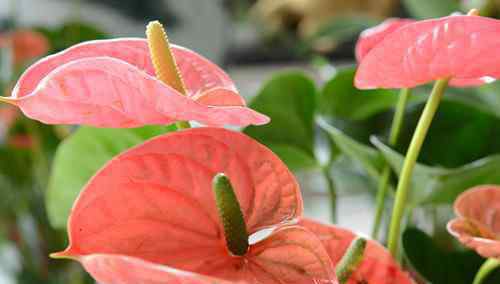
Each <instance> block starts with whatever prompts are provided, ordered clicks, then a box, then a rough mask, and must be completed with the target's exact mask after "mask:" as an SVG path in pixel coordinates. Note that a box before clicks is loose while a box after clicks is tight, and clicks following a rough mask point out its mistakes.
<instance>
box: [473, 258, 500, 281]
mask: <svg viewBox="0 0 500 284" xmlns="http://www.w3.org/2000/svg"><path fill="white" fill-rule="evenodd" d="M499 267H500V260H497V259H494V258H490V259H488V260H486V261H485V262H484V263H483V265H481V268H479V270H478V272H477V274H476V277H474V282H472V284H481V283H483V282H484V281H485V280H486V279H487V278H488V275H490V274H491V273H492V272H493V271H495V270H496V269H497V268H499Z"/></svg>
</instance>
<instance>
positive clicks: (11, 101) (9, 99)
mask: <svg viewBox="0 0 500 284" xmlns="http://www.w3.org/2000/svg"><path fill="white" fill-rule="evenodd" d="M0 102H2V103H7V104H9V105H13V106H15V105H17V104H16V100H15V99H13V98H12V97H3V96H0Z"/></svg>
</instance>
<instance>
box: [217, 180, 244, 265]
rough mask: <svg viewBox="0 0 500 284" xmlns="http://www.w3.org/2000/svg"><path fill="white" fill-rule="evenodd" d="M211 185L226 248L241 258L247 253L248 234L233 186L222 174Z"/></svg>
mask: <svg viewBox="0 0 500 284" xmlns="http://www.w3.org/2000/svg"><path fill="white" fill-rule="evenodd" d="M212 184H213V190H214V193H215V202H216V204H217V210H218V212H219V217H220V219H221V223H222V225H223V227H224V237H225V238H226V244H227V248H228V249H229V251H230V252H231V253H232V254H233V255H237V256H242V255H244V254H245V253H246V252H247V251H248V246H249V244H248V232H247V228H246V224H245V219H244V218H243V213H242V212H241V207H240V203H239V202H238V199H237V197H236V194H235V193H234V189H233V186H232V185H231V182H230V181H229V178H228V177H227V176H226V175H224V174H222V173H219V174H217V175H215V177H214V178H213V181H212Z"/></svg>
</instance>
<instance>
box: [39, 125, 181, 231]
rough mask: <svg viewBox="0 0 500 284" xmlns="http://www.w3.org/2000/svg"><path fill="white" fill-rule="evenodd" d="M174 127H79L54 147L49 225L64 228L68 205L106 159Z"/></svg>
mask: <svg viewBox="0 0 500 284" xmlns="http://www.w3.org/2000/svg"><path fill="white" fill-rule="evenodd" d="M172 130H175V127H173V126H170V127H163V126H148V127H143V128H135V129H105V128H91V127H81V128H80V129H78V130H77V131H76V132H75V133H74V134H73V135H72V136H71V137H70V138H68V139H66V140H65V141H64V142H63V143H62V144H61V146H60V147H59V149H58V150H57V153H56V156H55V159H54V164H53V171H52V175H51V177H50V182H49V188H48V192H47V195H46V206H47V210H48V214H49V220H50V222H51V224H52V225H53V226H54V227H56V228H65V227H66V222H67V219H68V217H69V213H70V210H71V206H72V205H73V202H74V201H75V199H76V197H77V196H78V193H79V192H80V190H81V189H82V188H83V187H84V186H85V184H86V183H87V182H88V181H89V179H90V178H91V177H92V176H93V175H94V174H95V173H96V172H97V171H98V170H99V169H100V168H101V167H102V166H103V165H104V164H105V163H106V162H107V161H109V160H110V159H112V158H113V157H114V156H116V155H118V154H119V153H121V152H123V151H125V150H127V149H129V148H131V147H133V146H135V145H138V144H140V143H141V142H143V141H145V140H147V139H149V138H151V137H154V136H157V135H160V134H163V133H166V132H169V131H172Z"/></svg>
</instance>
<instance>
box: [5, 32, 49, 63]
mask: <svg viewBox="0 0 500 284" xmlns="http://www.w3.org/2000/svg"><path fill="white" fill-rule="evenodd" d="M6 47H11V48H12V50H13V53H14V64H20V63H23V62H26V61H29V60H32V59H35V58H37V57H40V56H43V55H45V54H47V52H48V51H49V42H48V40H47V39H46V38H45V36H44V35H42V34H41V33H39V32H35V31H31V30H17V31H14V32H12V33H5V34H2V35H0V48H6Z"/></svg>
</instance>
